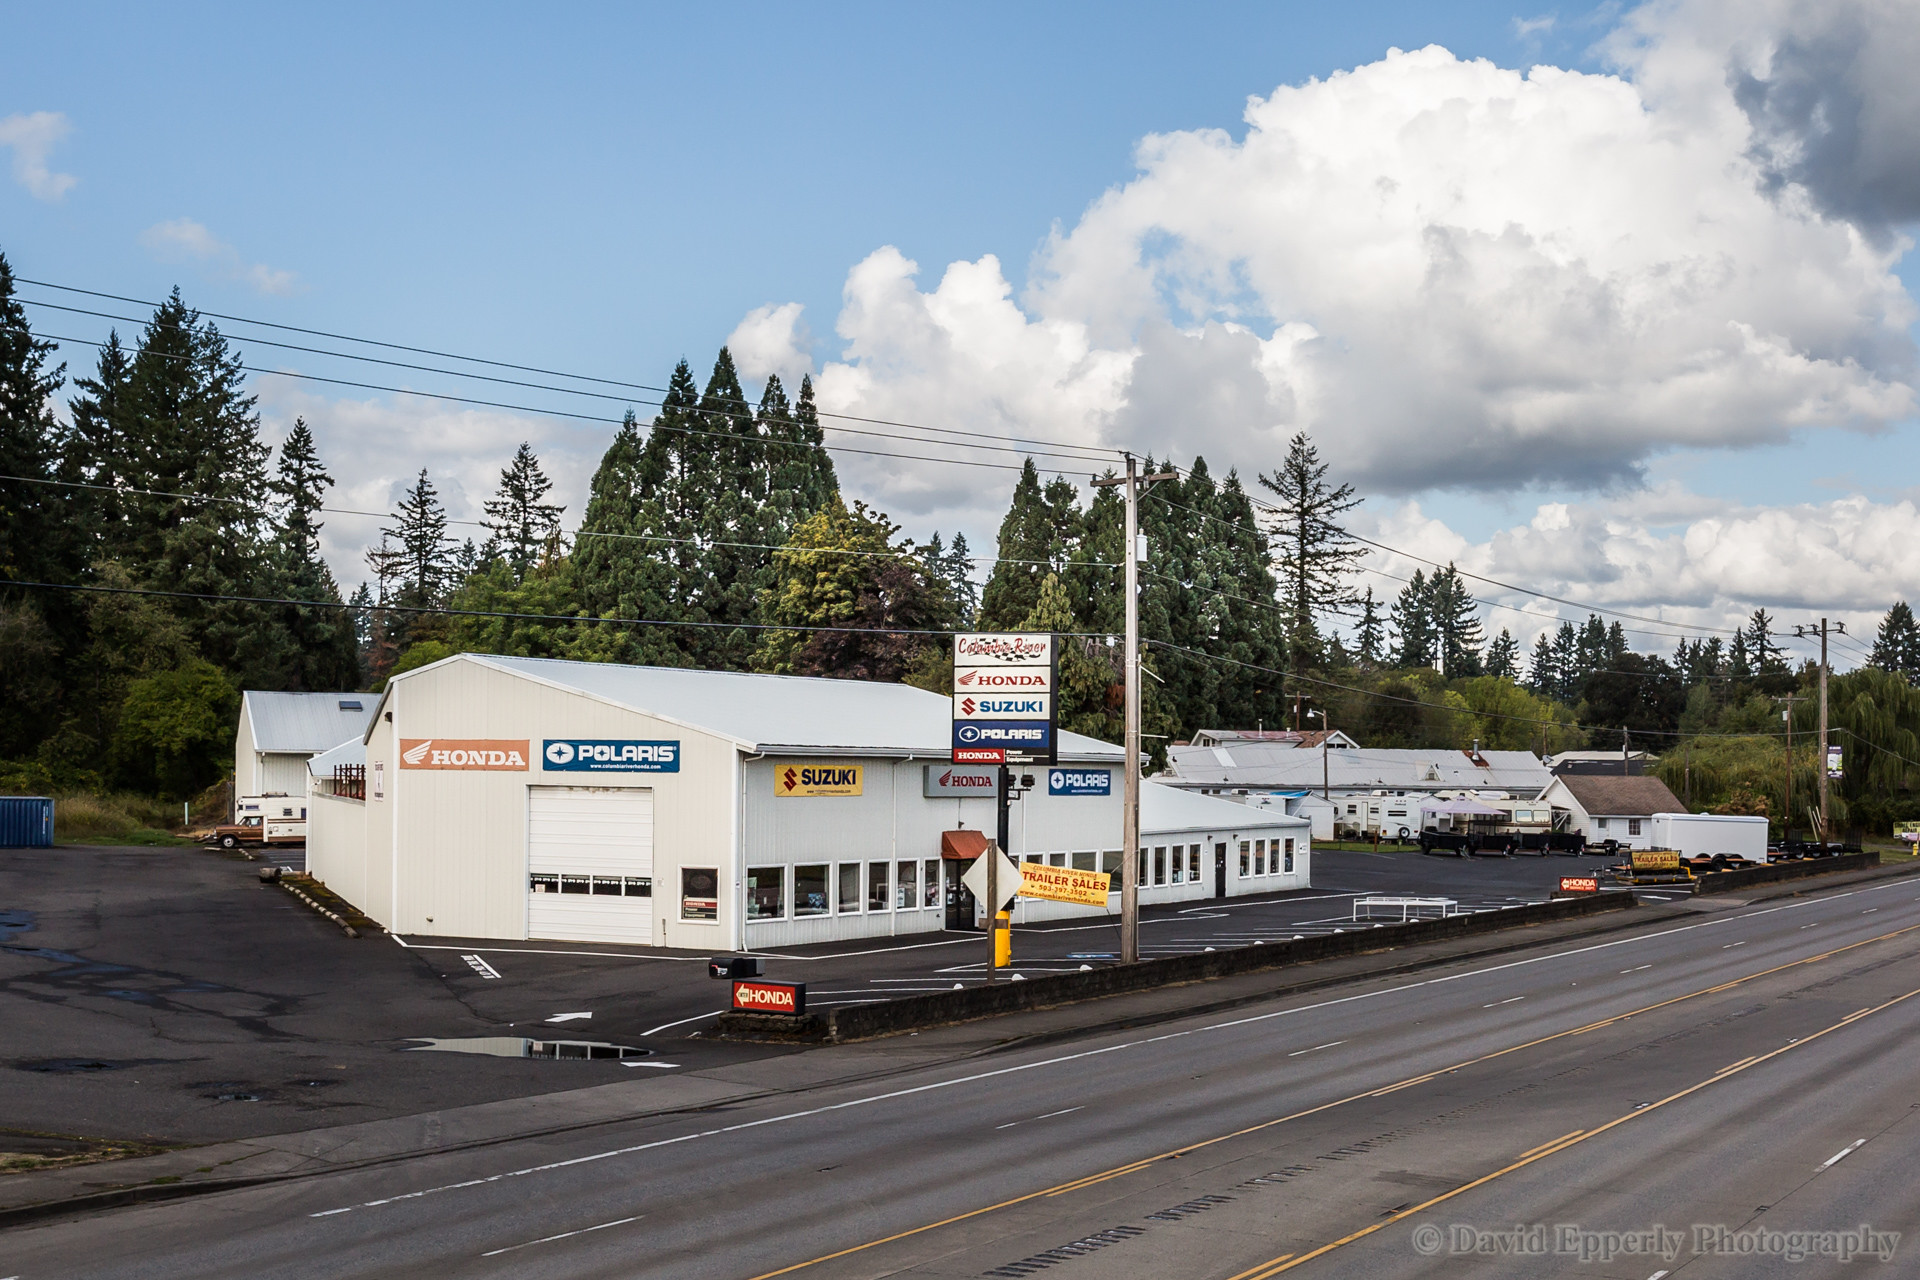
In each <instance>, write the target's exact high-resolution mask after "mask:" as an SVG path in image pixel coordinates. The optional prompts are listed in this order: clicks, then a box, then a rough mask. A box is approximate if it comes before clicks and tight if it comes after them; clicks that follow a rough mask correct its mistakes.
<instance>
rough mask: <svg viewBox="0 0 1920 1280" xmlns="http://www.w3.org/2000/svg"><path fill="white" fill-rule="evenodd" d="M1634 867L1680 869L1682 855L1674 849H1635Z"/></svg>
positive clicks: (1666, 869)
mask: <svg viewBox="0 0 1920 1280" xmlns="http://www.w3.org/2000/svg"><path fill="white" fill-rule="evenodd" d="M1633 869H1634V870H1635V871H1678V870H1679V869H1680V855H1679V854H1678V853H1677V852H1675V851H1674V850H1672V849H1635V850H1634V851H1633Z"/></svg>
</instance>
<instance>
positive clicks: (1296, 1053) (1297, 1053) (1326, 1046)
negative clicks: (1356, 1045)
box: [1287, 1040, 1346, 1058]
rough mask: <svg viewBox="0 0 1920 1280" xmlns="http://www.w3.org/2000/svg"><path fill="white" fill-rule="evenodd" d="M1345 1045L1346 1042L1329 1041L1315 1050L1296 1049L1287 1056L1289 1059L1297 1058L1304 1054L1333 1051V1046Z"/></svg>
mask: <svg viewBox="0 0 1920 1280" xmlns="http://www.w3.org/2000/svg"><path fill="white" fill-rule="evenodd" d="M1345 1043H1346V1041H1345V1040H1329V1041H1327V1042H1326V1043H1325V1044H1317V1045H1315V1046H1313V1048H1311V1049H1295V1050H1294V1051H1293V1052H1292V1053H1290V1054H1288V1055H1287V1056H1288V1057H1289V1058H1297V1057H1299V1056H1300V1055H1301V1054H1303V1053H1318V1052H1320V1051H1321V1050H1322V1049H1331V1048H1333V1046H1335V1045H1337V1044H1345Z"/></svg>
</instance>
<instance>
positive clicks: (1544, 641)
mask: <svg viewBox="0 0 1920 1280" xmlns="http://www.w3.org/2000/svg"><path fill="white" fill-rule="evenodd" d="M1527 688H1529V689H1531V690H1532V691H1533V692H1534V693H1536V694H1538V695H1540V696H1541V697H1543V698H1556V697H1558V696H1559V695H1560V672H1559V657H1558V655H1557V654H1556V653H1555V652H1554V648H1553V640H1552V638H1551V637H1550V636H1549V635H1548V634H1547V633H1546V632H1545V631H1542V632H1541V633H1540V634H1539V635H1538V636H1537V637H1535V638H1534V642H1533V658H1532V660H1531V662H1530V663H1529V664H1528V666H1527Z"/></svg>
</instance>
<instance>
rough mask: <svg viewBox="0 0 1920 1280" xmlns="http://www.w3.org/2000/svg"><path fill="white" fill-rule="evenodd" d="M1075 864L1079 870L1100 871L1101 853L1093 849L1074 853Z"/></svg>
mask: <svg viewBox="0 0 1920 1280" xmlns="http://www.w3.org/2000/svg"><path fill="white" fill-rule="evenodd" d="M1073 865H1074V868H1075V869H1076V870H1079V871H1098V870H1099V869H1100V855H1099V854H1097V853H1095V852H1094V851H1093V850H1091V849H1088V850H1086V851H1084V852H1079V853H1075V854H1074V855H1073Z"/></svg>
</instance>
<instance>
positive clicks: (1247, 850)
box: [1240, 840, 1253, 876]
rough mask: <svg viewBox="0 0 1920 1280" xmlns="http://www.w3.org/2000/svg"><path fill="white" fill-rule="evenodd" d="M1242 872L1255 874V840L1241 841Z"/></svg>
mask: <svg viewBox="0 0 1920 1280" xmlns="http://www.w3.org/2000/svg"><path fill="white" fill-rule="evenodd" d="M1240 874H1241V875H1243V876H1250V875H1252V874H1253V841H1251V840H1242V841H1241V842H1240Z"/></svg>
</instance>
